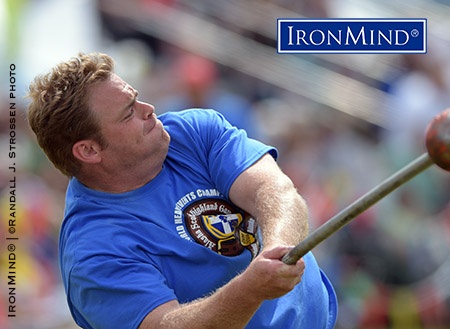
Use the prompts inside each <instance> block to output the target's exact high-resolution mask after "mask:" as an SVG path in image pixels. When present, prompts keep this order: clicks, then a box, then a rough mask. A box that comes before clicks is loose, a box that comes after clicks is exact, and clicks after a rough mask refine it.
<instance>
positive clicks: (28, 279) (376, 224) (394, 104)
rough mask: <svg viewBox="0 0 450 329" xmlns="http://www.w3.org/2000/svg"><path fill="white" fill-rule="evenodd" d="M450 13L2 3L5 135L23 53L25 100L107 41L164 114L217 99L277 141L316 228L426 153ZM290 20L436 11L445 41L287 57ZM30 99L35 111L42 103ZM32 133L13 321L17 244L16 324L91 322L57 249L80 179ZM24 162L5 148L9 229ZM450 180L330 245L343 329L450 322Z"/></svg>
mask: <svg viewBox="0 0 450 329" xmlns="http://www.w3.org/2000/svg"><path fill="white" fill-rule="evenodd" d="M449 14H450V7H449V3H448V2H446V1H444V0H442V1H425V0H414V1H409V2H407V3H405V2H404V1H387V0H370V1H358V0H335V1H333V0H328V1H326V0H302V1H294V0H278V1H276V0H273V1H256V0H249V1H239V0H226V1H224V0H215V1H206V0H204V1H202V0H184V1H182V0H178V1H177V0H130V1H121V0H98V1H92V0H0V58H1V62H2V63H6V65H2V67H1V68H0V74H1V78H0V106H1V108H0V109H1V112H0V114H1V115H0V123H1V129H0V134H1V135H2V140H1V142H0V144H1V146H2V149H5V148H7V147H8V134H9V130H8V124H7V122H8V113H9V112H8V105H9V99H8V96H9V64H11V63H14V64H15V65H16V73H17V77H16V82H17V86H16V88H17V95H18V96H20V97H22V96H24V94H25V93H26V89H27V86H28V84H29V83H30V82H31V81H32V79H33V78H34V76H36V75H37V74H42V73H45V72H47V71H48V70H49V69H50V68H51V67H52V66H53V65H54V64H56V63H58V62H60V61H62V60H66V59H68V58H70V57H72V56H74V55H76V54H77V53H78V52H80V51H81V52H91V51H99V52H106V53H108V54H110V55H111V56H112V57H113V58H114V59H115V60H116V68H117V70H116V71H117V73H118V74H119V75H121V76H122V77H123V78H124V79H125V80H126V81H128V82H130V83H131V84H132V85H133V86H134V87H135V88H137V89H138V90H139V92H140V98H141V99H143V100H144V101H147V102H149V103H152V104H154V105H155V106H156V110H157V112H158V113H162V112H165V111H177V110H181V109H183V108H186V107H193V106H199V107H212V108H215V109H217V110H219V111H221V112H222V113H224V115H225V116H226V117H227V118H228V119H229V120H230V121H231V122H232V123H233V124H235V125H237V126H238V127H240V128H244V129H246V130H247V131H248V132H249V135H250V136H251V137H256V138H259V139H261V140H263V141H265V142H267V143H269V144H272V145H274V146H276V147H277V148H278V150H279V152H280V159H279V164H280V166H281V167H282V168H283V170H284V171H285V172H286V173H287V174H288V175H289V176H290V177H291V178H292V179H293V181H294V183H295V184H296V185H297V187H298V189H299V191H300V193H301V194H302V195H303V196H304V197H305V199H306V200H307V201H308V204H309V207H310V220H311V226H312V227H313V228H314V227H317V226H318V225H320V224H321V223H322V222H324V221H325V220H327V219H328V218H330V217H331V216H332V215H334V214H335V213H336V212H338V211H339V210H340V209H342V208H343V207H345V206H347V205H348V204H349V203H350V202H352V201H353V200H355V199H356V198H357V197H359V196H360V195H362V194H363V193H365V192H367V191H368V190H369V189H371V188H372V187H374V186H375V185H377V184H378V183H380V182H381V181H382V180H383V179H384V178H386V177H388V176H389V175H390V174H392V173H393V172H394V171H395V170H397V169H399V168H400V167H402V166H404V165H406V164H407V163H408V162H409V161H411V160H413V159H414V158H415V157H416V156H418V155H420V154H421V153H422V152H424V145H423V141H424V137H423V134H424V129H425V127H426V125H427V123H428V122H429V120H430V119H431V118H432V117H433V116H434V115H435V114H437V113H439V112H440V111H442V110H443V109H444V108H446V107H450V71H449V67H450V66H449V60H450V58H449V56H448V49H449V43H450V35H448V31H449V29H450V26H449V25H450V21H449V20H448V17H449ZM278 17H332V18H334V17H343V18H346V17H349V18H350V17H386V18H388V17H389V18H398V17H414V18H417V17H420V18H422V17H424V18H427V19H428V37H429V38H428V40H429V43H428V50H429V51H428V53H427V54H426V55H319V56H314V55H293V56H291V55H277V54H276V50H275V49H274V48H273V46H274V44H275V37H276V18H278ZM17 104H18V106H20V110H19V111H21V112H24V111H25V109H26V100H24V99H22V98H20V99H17ZM19 118H23V117H22V116H21V117H19ZM17 135H18V142H19V145H18V159H17V163H18V174H17V180H18V182H19V187H18V192H17V193H18V195H19V196H20V199H19V200H20V201H19V202H18V205H19V207H20V213H21V216H20V218H19V220H18V222H19V223H20V225H19V226H18V228H17V230H18V234H19V236H20V250H19V251H18V260H17V263H18V264H19V268H18V276H17V290H18V295H17V310H18V311H17V316H16V318H14V319H8V318H7V317H6V316H7V312H6V311H5V310H7V296H6V294H7V288H6V284H5V275H4V273H5V271H6V268H5V266H7V264H6V263H5V257H7V256H5V254H4V253H5V250H6V247H5V246H6V245H5V246H4V245H3V244H4V241H2V242H0V257H1V260H0V271H1V275H2V277H1V282H2V283H1V284H2V286H0V288H1V291H0V328H4V329H53V328H54V329H73V328H77V326H76V325H75V324H74V323H73V321H72V319H71V317H70V314H69V311H68V308H67V306H66V302H65V296H64V291H63V287H62V285H61V280H60V277H59V269H58V258H57V238H58V230H59V226H60V223H61V216H62V211H63V207H64V203H63V202H64V190H65V186H66V183H67V180H66V178H64V177H62V176H61V175H60V174H59V173H58V172H57V171H56V170H55V169H54V168H53V167H52V166H51V165H50V164H49V163H48V161H47V160H46V158H45V156H44V155H43V154H42V152H41V151H40V150H39V149H38V147H37V145H36V143H35V141H34V137H33V136H32V134H31V133H30V131H29V129H28V128H27V126H26V123H25V122H24V121H23V122H21V123H20V125H19V127H18V130H17ZM8 164H9V159H7V158H5V157H3V156H2V159H1V160H0V165H1V167H0V193H1V194H0V204H1V205H3V206H2V207H1V214H2V217H3V220H2V225H3V226H2V231H3V230H4V228H5V229H6V221H7V218H8V211H7V210H8V209H7V207H6V206H4V205H5V204H6V203H7V197H8V193H9V189H8V180H9V177H10V176H9V175H10V172H8V170H7V168H8ZM449 176H450V175H449V174H448V173H445V172H443V171H442V170H440V169H438V168H432V169H430V170H429V171H427V172H426V173H424V174H422V175H421V176H420V177H417V178H415V179H414V180H412V181H411V182H409V183H407V184H406V185H405V186H403V187H401V188H400V189H399V190H398V191H397V192H394V193H392V195H390V196H389V197H387V198H386V199H385V200H382V201H381V202H380V203H379V205H377V206H375V207H373V208H372V209H370V210H369V211H367V212H365V213H364V214H363V215H362V216H361V217H360V218H358V219H356V220H355V221H354V223H352V224H351V225H349V226H348V227H347V228H345V229H343V230H342V231H340V232H339V233H337V234H336V235H335V236H333V237H332V238H330V239H328V240H327V241H326V242H324V243H323V244H322V245H320V246H319V247H318V248H317V249H316V250H315V254H316V256H317V258H318V260H319V263H320V264H321V265H322V267H323V268H324V270H325V272H326V273H327V274H328V275H329V277H330V279H331V281H332V282H333V283H334V285H335V288H336V290H337V293H338V296H339V302H340V314H339V321H338V326H337V328H339V329H357V328H364V329H371V328H373V329H384V328H394V329H416V328H417V329H419V328H421V329H444V328H450V288H449V287H450V279H449V276H448V274H449V273H450V272H449V271H450V269H449V267H450V265H449V264H450V260H449V257H450V256H449V254H450V253H449V251H450V246H449V245H450V241H449V240H450V197H449V195H450V180H449Z"/></svg>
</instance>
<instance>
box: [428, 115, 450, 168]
mask: <svg viewBox="0 0 450 329" xmlns="http://www.w3.org/2000/svg"><path fill="white" fill-rule="evenodd" d="M426 147H427V151H428V155H429V156H430V158H431V159H432V160H433V162H434V163H435V164H436V165H438V166H439V167H441V168H442V169H444V170H447V171H450V108H448V109H446V110H444V111H443V112H441V113H440V114H438V115H436V116H435V117H434V119H433V120H432V121H431V122H430V124H429V125H428V127H427V129H426Z"/></svg>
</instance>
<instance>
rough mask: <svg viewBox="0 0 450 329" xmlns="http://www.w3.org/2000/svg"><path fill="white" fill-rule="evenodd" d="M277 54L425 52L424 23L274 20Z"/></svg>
mask: <svg viewBox="0 0 450 329" xmlns="http://www.w3.org/2000/svg"><path fill="white" fill-rule="evenodd" d="M277 41H278V53H347V54H361V53H415V54H418V53H426V52H427V20H426V19H424V18H421V19H406V18H405V19H403V18H402V19H373V18H372V19H294V18H279V19H278V40H277Z"/></svg>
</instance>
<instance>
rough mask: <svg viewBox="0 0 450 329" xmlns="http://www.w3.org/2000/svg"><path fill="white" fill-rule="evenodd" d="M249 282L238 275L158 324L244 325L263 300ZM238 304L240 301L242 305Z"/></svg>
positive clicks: (237, 328)
mask: <svg viewBox="0 0 450 329" xmlns="http://www.w3.org/2000/svg"><path fill="white" fill-rule="evenodd" d="M245 285H246V284H245V282H242V277H241V276H238V277H236V278H234V279H233V280H232V281H230V282H229V283H228V284H227V285H226V286H224V287H222V288H220V289H219V290H217V291H216V292H215V293H214V294H212V295H210V296H208V297H206V298H202V299H200V300H197V301H194V302H192V303H188V304H183V305H180V307H179V308H177V309H174V310H172V311H171V312H168V313H166V314H165V315H164V316H163V317H162V318H161V322H160V323H159V324H158V326H157V328H167V329H169V328H170V329H172V328H173V329H183V328H192V329H196V328H217V329H242V328H244V327H245V325H246V324H247V323H248V321H250V319H251V318H252V316H253V314H254V313H255V312H256V310H257V309H258V307H259V306H260V305H261V303H262V300H258V299H255V298H252V296H251V294H248V293H245V288H244V287H245ZM236 305H240V306H239V309H236ZM148 328H150V327H142V329H148Z"/></svg>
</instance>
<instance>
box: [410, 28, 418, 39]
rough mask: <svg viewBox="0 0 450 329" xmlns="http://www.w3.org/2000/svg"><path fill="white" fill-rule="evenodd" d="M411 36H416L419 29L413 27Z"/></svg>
mask: <svg viewBox="0 0 450 329" xmlns="http://www.w3.org/2000/svg"><path fill="white" fill-rule="evenodd" d="M411 36H412V37H413V38H417V37H418V36H419V31H418V30H417V29H413V30H412V31H411Z"/></svg>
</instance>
